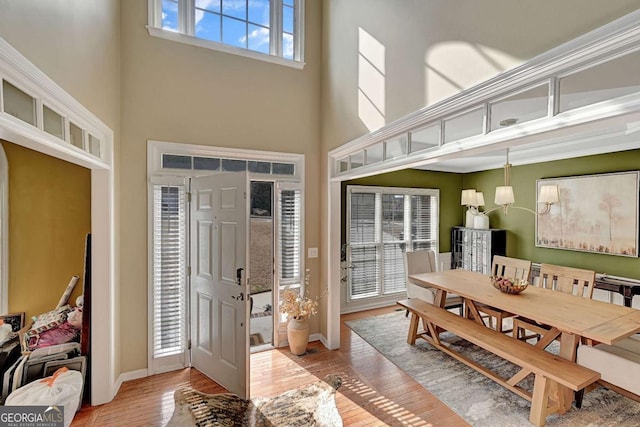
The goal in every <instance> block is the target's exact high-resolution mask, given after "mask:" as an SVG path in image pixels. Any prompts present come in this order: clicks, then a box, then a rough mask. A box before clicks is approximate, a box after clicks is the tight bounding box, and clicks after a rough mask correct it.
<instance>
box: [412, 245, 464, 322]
mask: <svg viewBox="0 0 640 427" xmlns="http://www.w3.org/2000/svg"><path fill="white" fill-rule="evenodd" d="M403 255H404V256H403V258H404V271H405V272H406V277H407V298H420V299H422V300H424V301H426V302H428V303H431V304H433V303H434V302H435V299H436V291H435V289H433V288H425V287H423V286H418V285H416V284H415V283H413V282H412V281H411V279H410V278H409V276H411V275H412V274H420V273H431V272H434V271H438V270H439V269H438V267H437V266H438V264H437V261H436V253H435V251H432V250H418V251H411V252H405V253H404V254H403ZM444 307H445V308H446V309H450V308H458V309H459V310H460V315H462V313H463V311H462V310H463V303H462V298H460V297H459V296H458V295H454V294H447V297H446V299H445V304H444Z"/></svg>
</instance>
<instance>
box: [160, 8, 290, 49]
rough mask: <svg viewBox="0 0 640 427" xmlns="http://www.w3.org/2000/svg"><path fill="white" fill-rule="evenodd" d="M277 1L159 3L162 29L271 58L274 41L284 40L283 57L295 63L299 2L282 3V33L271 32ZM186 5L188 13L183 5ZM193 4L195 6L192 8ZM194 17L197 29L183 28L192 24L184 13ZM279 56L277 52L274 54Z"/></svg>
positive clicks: (194, 25) (194, 24)
mask: <svg viewBox="0 0 640 427" xmlns="http://www.w3.org/2000/svg"><path fill="white" fill-rule="evenodd" d="M271 1H273V0H193V2H191V1H188V0H159V2H161V4H162V20H161V22H162V28H163V29H165V30H169V31H176V32H177V31H181V32H184V33H185V34H188V35H193V36H195V37H197V38H200V39H204V40H210V41H213V42H218V43H224V44H227V45H231V46H235V47H239V48H243V49H249V50H252V51H255V52H260V53H264V54H271V53H272V52H271V44H272V43H271V40H270V38H271V37H281V42H282V49H283V52H282V57H284V58H287V59H294V56H295V55H294V38H295V35H294V34H295V31H294V30H295V27H296V25H295V17H294V15H295V6H294V5H295V1H294V0H282V3H281V4H282V8H281V9H280V13H281V21H280V22H282V28H281V31H282V32H277V33H276V32H274V29H272V28H271V19H272V17H271V12H272V10H271V6H272V4H271ZM182 2H185V6H184V8H185V9H180V8H179V7H178V5H179V4H181V3H182ZM189 4H191V6H189ZM181 10H182V12H183V13H184V12H185V10H186V13H191V14H193V15H192V16H193V18H194V19H193V21H192V22H193V27H191V28H186V29H185V28H182V27H181V25H180V22H183V20H184V22H186V23H187V24H185V25H188V22H189V20H186V18H185V17H183V16H181V15H180V11H181ZM274 53H275V52H274Z"/></svg>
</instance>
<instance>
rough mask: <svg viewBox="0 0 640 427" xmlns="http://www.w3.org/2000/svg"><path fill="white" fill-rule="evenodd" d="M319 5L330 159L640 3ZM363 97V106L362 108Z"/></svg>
mask: <svg viewBox="0 0 640 427" xmlns="http://www.w3.org/2000/svg"><path fill="white" fill-rule="evenodd" d="M323 4H324V11H323V12H324V13H323V16H324V22H323V42H324V45H323V64H322V65H323V76H322V85H323V86H322V89H323V94H324V99H323V104H322V125H323V126H322V130H323V143H324V148H325V152H326V150H327V149H332V148H335V147H338V146H340V145H342V144H344V143H345V142H348V141H350V140H353V139H355V138H357V137H359V136H361V135H363V134H366V133H368V132H369V131H371V130H372V128H371V125H376V124H377V125H379V124H385V123H390V122H392V121H393V120H396V119H398V118H400V117H402V116H404V115H406V114H408V113H411V112H413V111H415V110H418V109H420V108H422V107H424V106H426V105H430V104H433V103H435V102H437V101H439V100H442V99H444V98H446V97H449V96H451V95H453V94H456V93H458V92H460V91H461V90H463V89H467V88H469V87H471V86H473V85H474V84H477V83H480V82H482V81H484V80H487V79H488V78H490V77H492V76H495V75H496V74H499V73H500V72H502V71H505V70H507V69H510V68H513V67H514V66H517V65H519V64H521V63H523V62H525V61H527V60H528V59H531V58H532V57H534V56H535V55H538V54H540V53H543V52H545V51H547V50H549V49H551V48H553V47H555V46H557V45H559V44H561V43H564V42H566V41H569V40H572V39H574V38H575V37H577V36H579V35H581V34H584V33H586V32H588V31H590V30H592V29H594V28H597V27H599V26H601V25H604V24H606V23H608V22H610V21H612V20H614V19H616V18H619V17H620V16H623V15H625V14H627V13H630V12H632V11H633V10H635V9H637V8H639V7H640V4H639V3H638V0H619V1H615V2H603V1H601V0H560V1H558V0H523V1H504V0H482V1H477V0H455V1H422V0H409V1H407V0H393V1H389V0H348V1H347V0H332V1H326V2H324V3H323ZM361 58H366V59H365V60H362V59H361ZM369 64H371V65H369ZM372 66H373V67H372ZM359 90H360V91H361V92H364V94H365V95H366V97H367V98H368V100H367V101H362V102H359ZM360 99H362V96H360ZM371 104H375V109H374V110H373V111H372V106H371ZM368 125H369V127H367V126H368Z"/></svg>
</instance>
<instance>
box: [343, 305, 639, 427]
mask: <svg viewBox="0 0 640 427" xmlns="http://www.w3.org/2000/svg"><path fill="white" fill-rule="evenodd" d="M347 325H348V326H349V327H350V328H351V329H352V330H353V331H354V332H356V333H357V334H358V335H360V336H361V337H362V338H363V339H364V340H365V341H367V342H368V343H369V344H371V345H372V346H373V347H375V348H376V349H377V350H378V351H379V352H380V353H382V354H383V355H384V356H385V357H386V358H387V359H389V360H390V361H391V362H393V363H394V364H395V365H396V366H398V367H399V368H400V369H402V370H403V371H404V372H406V373H407V374H408V375H410V376H411V377H412V378H413V379H414V380H416V381H417V382H418V383H420V384H421V385H422V386H423V387H425V388H426V389H427V390H429V392H431V393H432V394H433V395H434V396H436V397H437V398H438V399H440V400H441V401H442V402H444V403H445V404H446V405H447V406H449V407H450V408H451V409H453V410H454V411H455V412H456V413H457V414H458V415H460V416H461V417H462V418H464V419H465V420H467V421H468V422H469V423H470V424H472V425H474V426H490V427H496V426H527V425H531V424H530V423H529V410H530V408H531V405H530V403H529V402H528V401H527V400H526V399H523V398H521V397H520V396H518V395H516V394H515V393H512V392H511V391H509V390H507V389H505V388H504V387H502V386H500V385H499V384H497V383H495V382H494V381H492V380H490V379H489V378H487V377H485V376H484V375H482V374H480V373H479V372H477V371H475V370H473V369H471V368H469V367H467V366H466V365H464V364H462V363H461V362H458V361H457V360H455V359H453V358H452V357H450V356H448V355H446V354H444V353H442V352H441V351H439V350H438V349H436V348H434V347H432V346H430V345H429V344H428V343H427V342H426V341H424V340H422V339H419V340H418V341H417V342H416V345H415V346H411V345H409V344H407V342H406V340H407V332H408V330H409V318H407V317H405V312H404V310H402V311H396V312H393V313H389V314H385V315H381V316H374V317H368V318H364V319H358V320H353V321H349V322H347ZM441 339H442V340H443V341H444V342H446V343H447V344H448V345H450V346H451V347H452V349H454V350H455V351H458V352H460V353H463V354H465V355H466V356H468V357H470V358H471V359H473V360H475V361H476V362H478V363H480V364H482V365H484V366H486V367H488V368H490V369H491V370H493V371H495V372H497V373H498V374H500V375H501V376H502V377H503V378H504V377H508V376H511V375H513V374H514V373H516V372H517V371H518V370H519V368H518V367H517V366H515V365H513V364H511V363H509V362H507V361H505V360H503V359H501V358H499V357H498V356H496V355H494V354H492V353H490V352H487V351H485V350H483V349H481V348H479V347H477V346H475V345H473V344H470V343H468V342H467V341H464V340H462V339H459V338H457V337H456V336H454V335H452V334H450V333H444V334H442V336H441ZM554 346H556V347H555V348H554ZM549 351H552V352H554V351H555V352H557V344H555V343H554V344H552V346H550V348H549ZM530 377H531V376H530ZM527 380H528V381H529V382H528V384H527V382H524V383H523V384H524V386H525V388H528V389H529V390H532V389H533V381H532V380H531V379H529V378H528V379H527ZM527 380H525V381H527ZM547 425H548V426H571V427H573V426H613V425H616V426H639V425H640V403H638V402H635V401H633V400H630V399H628V398H626V397H624V396H621V395H619V394H617V393H615V392H612V391H609V390H605V389H603V388H601V387H600V388H598V389H596V390H594V391H592V392H590V393H586V394H585V397H584V401H583V403H582V408H581V409H577V408H575V407H572V409H571V410H570V411H569V412H567V413H566V414H564V415H561V416H558V415H556V414H554V415H550V416H548V417H547Z"/></svg>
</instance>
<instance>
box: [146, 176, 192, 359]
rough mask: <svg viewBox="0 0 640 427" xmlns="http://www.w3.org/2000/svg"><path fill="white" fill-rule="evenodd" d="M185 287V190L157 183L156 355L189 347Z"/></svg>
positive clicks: (154, 205) (154, 248)
mask: <svg viewBox="0 0 640 427" xmlns="http://www.w3.org/2000/svg"><path fill="white" fill-rule="evenodd" d="M185 288H186V286H185V189H184V187H183V186H167V185H154V186H153V357H154V358H157V357H164V356H170V355H173V354H178V353H182V352H184V350H185V341H186V338H185V337H186V331H185V329H186V327H185V326H186V324H185V321H186V314H185Z"/></svg>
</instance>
